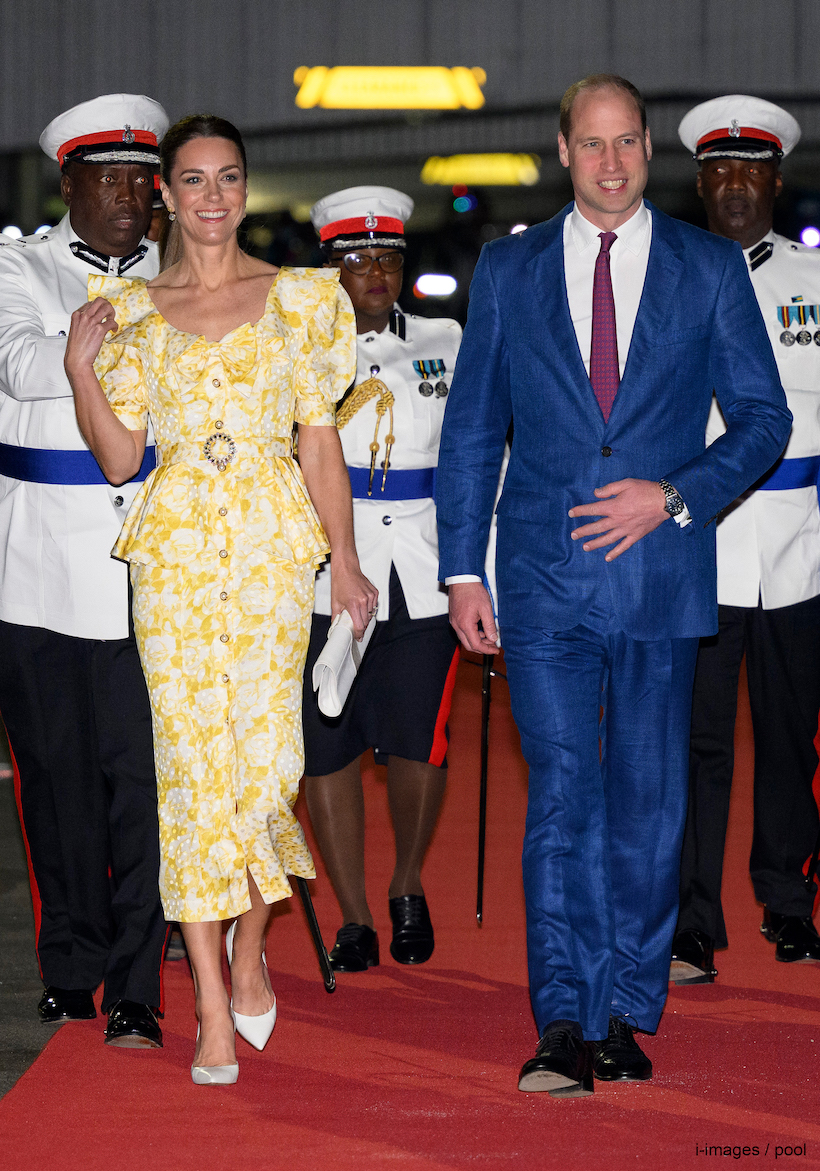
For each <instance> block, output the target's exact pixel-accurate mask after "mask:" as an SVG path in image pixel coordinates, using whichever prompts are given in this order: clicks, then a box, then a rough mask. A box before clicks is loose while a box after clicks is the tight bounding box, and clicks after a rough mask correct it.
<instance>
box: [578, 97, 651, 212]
mask: <svg viewBox="0 0 820 1171" xmlns="http://www.w3.org/2000/svg"><path fill="white" fill-rule="evenodd" d="M558 155H559V158H560V160H561V163H562V165H563V166H565V167H569V173H570V177H571V179H572V186H573V189H574V192H575V202H576V204H577V206H578V210H579V211H580V212H581V214H582V215H583V216H585V218H586V219H588V220H590V221H591V222H592V223H594V224H596V225H597V226H598V227H599V228H602V229H604V230H605V231H613V230H614V229H616V228H618V227H620V225H621V224H623V223H626V221H627V220H628V219H629V218H630V217H631V216H632V215H633V214H634V212H635V210H636V208H637V206H638V204H639V203H640V201H641V199H642V198H643V192H644V188H645V187H646V180H647V177H648V173H649V167H648V163H649V160H650V159H651V157H652V144H651V142H650V139H649V131H648V130H644V129H643V127H642V125H641V115H640V111H639V110H638V107H637V105H636V104H635V102H634V100H633V99H632V98H631V97H630V95H629V94H628V93H626V92H625V91H623V90H620V89H615V88H611V87H607V88H605V89H595V90H585V91H582V92H581V93H580V94H579V95H578V97H577V98H576V99H575V102H574V104H573V107H572V116H571V126H570V132H569V140H567V139H565V138H564V136H563V134H559V135H558Z"/></svg>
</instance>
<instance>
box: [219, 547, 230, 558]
mask: <svg viewBox="0 0 820 1171" xmlns="http://www.w3.org/2000/svg"><path fill="white" fill-rule="evenodd" d="M219 556H220V557H227V556H228V550H227V549H220V550H219Z"/></svg>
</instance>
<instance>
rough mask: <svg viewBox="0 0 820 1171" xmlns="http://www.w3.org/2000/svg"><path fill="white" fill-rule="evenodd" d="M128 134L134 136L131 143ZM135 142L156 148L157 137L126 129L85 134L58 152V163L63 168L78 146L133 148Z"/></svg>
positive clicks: (149, 132)
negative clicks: (66, 157)
mask: <svg viewBox="0 0 820 1171" xmlns="http://www.w3.org/2000/svg"><path fill="white" fill-rule="evenodd" d="M126 134H130V135H131V136H132V137H131V139H130V141H126V139H125V137H124V136H125V135H126ZM135 142H142V143H144V144H146V145H147V146H156V145H157V136H156V134H152V133H151V131H150V130H126V129H125V127H123V128H122V130H98V131H97V133H96V134H83V135H82V136H81V137H80V138H71V139H69V141H68V142H64V143H63V145H62V146H61V147H60V149H59V150H58V151H57V162H58V163H59V164H60V166H62V165H63V159H64V158H65V156H66V155H68V154H71V152H72V151H73V150H76V149H77V147H78V146H122V145H123V144H125V145H126V146H131V145H132V144H133V143H135Z"/></svg>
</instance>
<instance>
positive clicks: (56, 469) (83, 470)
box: [0, 443, 157, 485]
mask: <svg viewBox="0 0 820 1171" xmlns="http://www.w3.org/2000/svg"><path fill="white" fill-rule="evenodd" d="M156 466H157V449H156V448H155V447H146V449H145V455H144V456H143V457H142V463H141V465H140V470H139V471H138V472H137V474H136V476H134V477H133V478H132V479H131V480H130V481H129V483H131V484H134V483H137V484H138V483H141V482H142V481H143V480H144V479H145V478H146V476H148V475H149V473H150V472H152V471H153V470H154V468H155V467H156ZM0 475H2V476H8V477H9V479H11V480H27V481H28V482H29V483H30V484H63V485H75V484H76V485H80V484H83V485H85V484H106V485H108V480H106V478H105V476H104V475H103V474H102V472H101V471H100V465H99V464H98V463H97V461H96V460H95V459H94V456H93V455H92V454H91V452H90V451H85V450H80V451H56V450H52V449H51V448H46V447H15V446H13V445H12V444H9V443H0Z"/></svg>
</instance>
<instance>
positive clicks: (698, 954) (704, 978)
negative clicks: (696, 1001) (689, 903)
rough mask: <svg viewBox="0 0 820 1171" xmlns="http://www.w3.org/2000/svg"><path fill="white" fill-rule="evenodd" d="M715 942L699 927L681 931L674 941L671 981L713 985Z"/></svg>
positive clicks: (670, 972) (670, 966) (715, 972)
mask: <svg viewBox="0 0 820 1171" xmlns="http://www.w3.org/2000/svg"><path fill="white" fill-rule="evenodd" d="M714 958H715V941H714V940H713V939H710V938H709V936H708V935H707V934H706V932H705V931H699V930H698V928H697V927H687V928H686V929H685V930H684V931H679V932H678V933H677V934H676V936H675V938H674V939H673V940H672V962H671V963H670V965H669V979H670V980H671V981H672V983H673V984H713V983H714V980H715V976H716V975H717V969H716V968H715V965H714V962H713V961H714Z"/></svg>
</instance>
